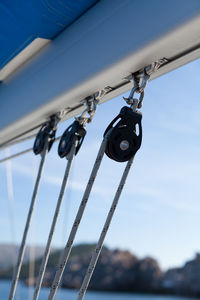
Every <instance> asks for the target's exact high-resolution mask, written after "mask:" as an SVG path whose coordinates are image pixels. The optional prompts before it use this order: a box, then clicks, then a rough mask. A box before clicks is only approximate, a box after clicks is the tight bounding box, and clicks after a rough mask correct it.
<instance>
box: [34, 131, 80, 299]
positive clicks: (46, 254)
mask: <svg viewBox="0 0 200 300" xmlns="http://www.w3.org/2000/svg"><path fill="white" fill-rule="evenodd" d="M76 145H77V138H76V137H75V138H74V141H73V144H72V148H71V151H70V154H69V159H68V163H67V166H66V169H65V174H64V177H63V181H62V186H61V189H60V194H59V197H58V202H57V205H56V209H55V213H54V217H53V221H52V224H51V229H50V232H49V237H48V240H47V244H46V248H45V252H44V256H43V259H42V264H41V267H40V272H39V276H38V279H37V283H36V287H35V291H34V296H33V300H36V299H38V296H39V293H40V289H41V285H42V281H43V278H44V274H45V271H46V266H47V262H48V258H49V254H50V248H51V242H52V238H53V234H54V231H55V227H56V223H57V219H58V215H59V212H60V207H61V203H62V200H63V196H64V193H65V189H66V185H67V181H68V178H69V173H70V170H71V166H72V162H73V159H74V155H75V150H76Z"/></svg>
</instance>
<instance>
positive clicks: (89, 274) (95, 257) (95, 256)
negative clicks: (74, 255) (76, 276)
mask: <svg viewBox="0 0 200 300" xmlns="http://www.w3.org/2000/svg"><path fill="white" fill-rule="evenodd" d="M133 159H134V157H133V158H131V159H130V160H129V161H128V162H127V164H126V167H125V169H124V172H123V175H122V177H121V180H120V183H119V185H118V188H117V191H116V194H115V196H114V199H113V202H112V205H111V208H110V210H109V213H108V215H107V218H106V221H105V224H104V226H103V229H102V232H101V235H100V237H99V240H98V243H97V245H96V247H95V250H94V252H93V255H92V258H91V260H90V264H89V266H88V269H87V272H86V274H85V277H84V280H83V283H82V286H81V288H80V290H79V294H78V298H77V300H82V299H83V298H84V296H85V293H86V291H87V288H88V285H89V283H90V280H91V277H92V274H93V272H94V270H95V266H96V264H97V261H98V258H99V255H100V253H101V250H102V247H103V242H104V240H105V237H106V234H107V232H108V229H109V226H110V223H111V221H112V218H113V215H114V212H115V209H116V207H117V204H118V202H119V198H120V196H121V193H122V190H123V188H124V185H125V182H126V179H127V176H128V174H129V171H130V168H131V165H132V163H133Z"/></svg>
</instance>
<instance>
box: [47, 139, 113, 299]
mask: <svg viewBox="0 0 200 300" xmlns="http://www.w3.org/2000/svg"><path fill="white" fill-rule="evenodd" d="M107 136H108V135H106V136H105V138H104V139H103V141H102V143H101V146H100V149H99V152H98V154H97V158H96V161H95V164H94V166H93V169H92V172H91V175H90V178H89V181H88V184H87V186H86V189H85V192H84V195H83V198H82V201H81V204H80V206H79V209H78V212H77V215H76V218H75V221H74V223H73V226H72V229H71V232H70V235H69V238H68V241H67V244H66V246H65V249H64V250H63V253H62V255H61V259H60V262H59V265H58V270H57V272H56V275H55V277H54V280H53V284H52V287H51V290H50V294H49V297H48V300H52V299H53V298H54V296H55V294H56V291H57V289H58V287H59V285H60V282H61V278H62V275H63V271H64V269H65V266H66V264H67V261H68V258H69V255H70V253H71V250H72V246H73V242H74V238H75V236H76V232H77V230H78V227H79V224H80V222H81V219H82V216H83V213H84V210H85V208H86V205H87V202H88V198H89V195H90V192H91V190H92V187H93V184H94V181H95V178H96V175H97V172H98V170H99V167H100V164H101V162H102V159H103V156H104V152H105V147H106V143H107Z"/></svg>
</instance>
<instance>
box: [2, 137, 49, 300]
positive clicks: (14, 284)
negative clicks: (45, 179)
mask: <svg viewBox="0 0 200 300" xmlns="http://www.w3.org/2000/svg"><path fill="white" fill-rule="evenodd" d="M47 147H48V141H46V143H45V147H44V150H43V152H42V156H41V161H40V165H39V169H38V174H37V178H36V182H35V186H34V190H33V195H32V199H31V204H30V208H29V211H28V216H27V220H26V224H25V228H24V233H23V237H22V242H21V245H20V249H19V254H18V259H17V265H16V268H15V270H14V275H13V280H12V284H11V289H10V294H9V298H8V299H9V300H13V299H14V296H15V292H16V287H17V283H18V281H19V275H20V271H21V266H22V261H23V258H24V252H25V247H26V239H27V235H28V230H29V227H30V222H31V218H32V214H33V210H34V206H35V201H36V197H37V193H38V188H39V185H40V181H41V177H42V171H43V167H44V162H45V158H46V154H47Z"/></svg>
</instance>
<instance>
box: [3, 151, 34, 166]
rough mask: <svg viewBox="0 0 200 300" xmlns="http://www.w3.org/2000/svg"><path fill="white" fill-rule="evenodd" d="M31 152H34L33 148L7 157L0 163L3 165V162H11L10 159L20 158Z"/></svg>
mask: <svg viewBox="0 0 200 300" xmlns="http://www.w3.org/2000/svg"><path fill="white" fill-rule="evenodd" d="M31 151H33V148H28V149H26V150H23V151H21V152H18V153H15V154H12V155H10V156H7V157H5V158H2V159H0V163H3V162H5V161H8V160H10V159H13V158H16V157H19V156H21V155H24V154H26V153H28V152H31Z"/></svg>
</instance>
